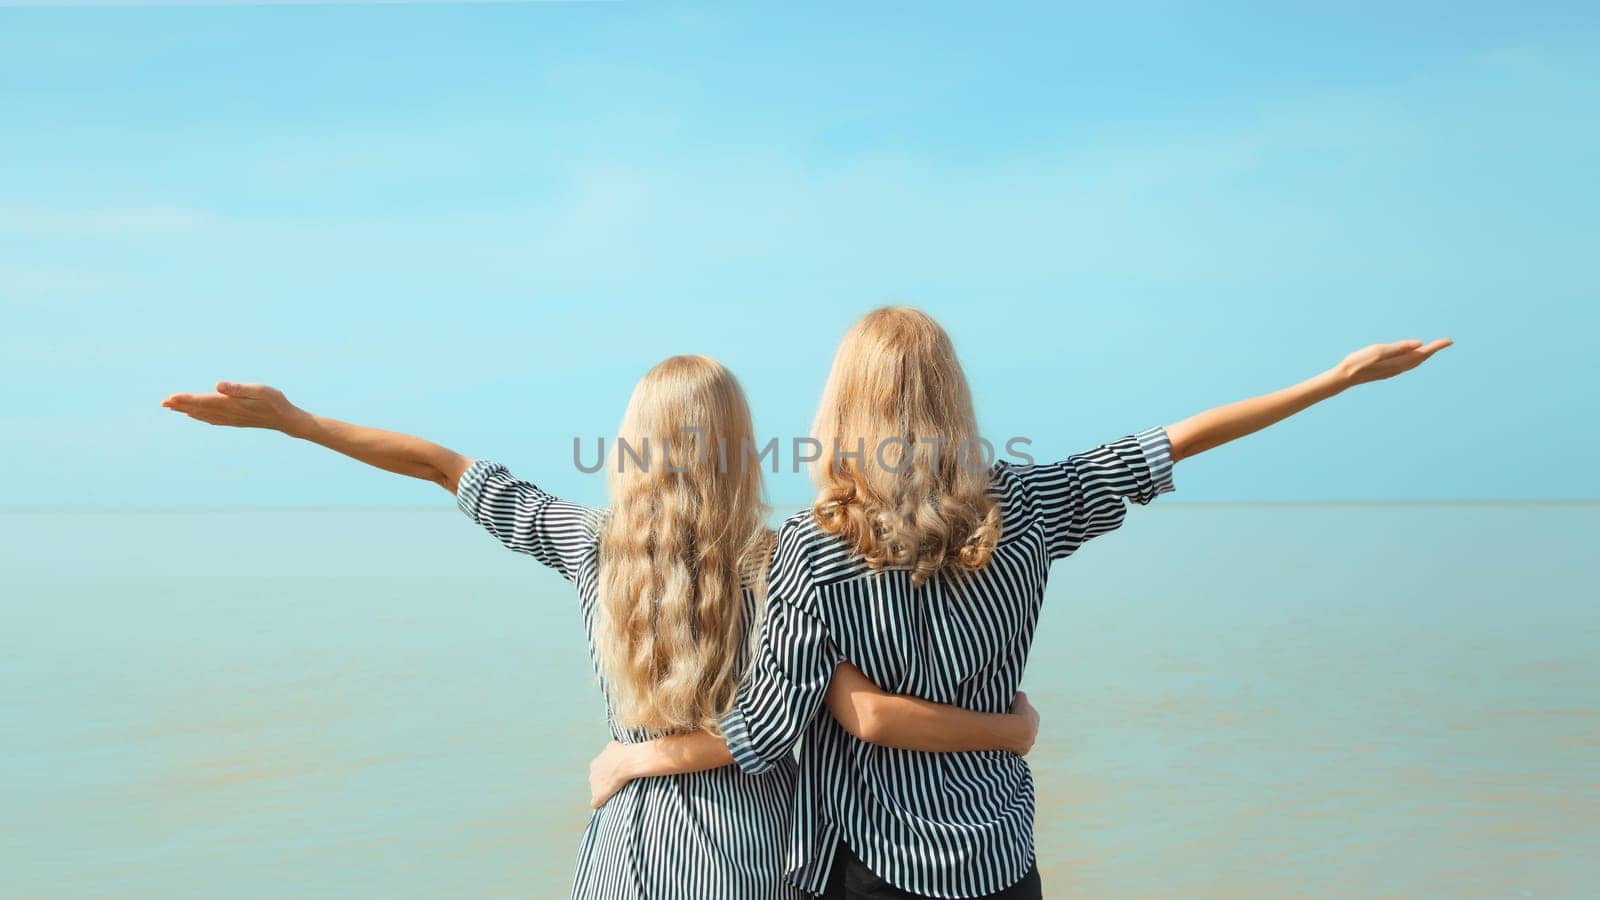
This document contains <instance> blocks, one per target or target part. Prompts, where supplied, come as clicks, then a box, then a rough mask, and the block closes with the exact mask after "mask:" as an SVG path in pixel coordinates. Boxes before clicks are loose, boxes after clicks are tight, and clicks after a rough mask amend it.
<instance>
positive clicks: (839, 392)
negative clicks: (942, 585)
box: [812, 306, 1000, 584]
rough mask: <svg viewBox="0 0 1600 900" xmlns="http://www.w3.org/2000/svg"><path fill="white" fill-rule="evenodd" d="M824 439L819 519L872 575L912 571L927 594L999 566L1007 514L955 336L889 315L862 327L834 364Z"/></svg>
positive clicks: (900, 313)
mask: <svg viewBox="0 0 1600 900" xmlns="http://www.w3.org/2000/svg"><path fill="white" fill-rule="evenodd" d="M812 436H813V437H814V438H816V439H817V440H818V441H819V442H820V443H821V444H822V447H821V453H822V456H821V459H820V460H819V461H818V463H817V465H816V466H815V467H814V468H813V474H814V476H815V477H816V480H817V484H818V495H817V500H816V503H815V504H814V505H813V506H812V515H813V517H815V519H816V522H817V525H818V526H819V527H820V528H821V529H822V530H823V531H825V532H828V533H830V534H836V535H840V536H842V537H843V538H844V539H845V540H846V541H847V542H848V543H849V544H850V545H851V546H852V547H853V548H854V549H855V551H856V552H857V553H858V554H859V555H860V556H861V557H862V559H863V560H864V561H865V562H866V564H867V565H868V566H870V567H871V568H873V569H881V568H884V567H886V566H894V567H904V568H909V569H910V570H911V580H912V583H913V584H922V583H923V582H925V581H927V580H928V579H929V578H931V577H932V576H933V575H934V574H936V573H938V572H940V571H943V570H946V569H953V570H956V571H969V572H971V571H977V570H979V569H982V568H983V567H984V566H986V565H988V564H989V558H990V556H991V555H992V554H993V553H994V547H995V544H996V543H997V542H998V541H999V540H1000V508H999V504H998V503H997V502H996V501H995V499H994V498H993V497H991V496H989V493H988V489H989V469H988V464H987V462H986V461H985V459H984V457H985V455H986V454H985V452H984V448H983V446H982V445H981V444H980V443H978V438H979V435H978V424H977V417H976V416H975V415H974V413H973V410H972V391H971V390H970V389H969V388H968V387H967V377H966V374H965V373H964V372H962V370H961V363H960V362H959V361H958V360H957V359H956V351H955V346H954V345H953V344H951V343H950V336H949V335H947V334H945V331H944V329H943V328H940V327H939V323H937V322H935V321H934V320H933V319H932V318H931V317H929V316H928V314H927V313H924V312H922V311H921V310H919V309H913V308H911V307H905V306H900V307H884V308H882V309H875V310H873V311H872V312H870V313H868V314H867V315H865V316H863V317H862V318H861V320H860V321H858V322H856V324H855V325H854V327H852V328H851V329H850V331H849V333H847V334H846V335H845V336H844V340H843V341H842V342H841V343H840V344H839V352H838V354H837V355H835V356H834V359H833V370H832V371H831V372H830V373H829V374H828V383H827V386H826V387H825V388H823V391H822V403H821V406H820V407H819V409H818V410H817V420H816V423H815V425H814V426H813V427H812ZM990 452H992V449H991V451H990Z"/></svg>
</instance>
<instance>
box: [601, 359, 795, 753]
mask: <svg viewBox="0 0 1600 900" xmlns="http://www.w3.org/2000/svg"><path fill="white" fill-rule="evenodd" d="M741 441H751V442H752V443H753V441H754V434H753V430H752V427H751V422H750V407H749V404H748V403H747V402H746V400H745V396H744V391H743V390H742V389H741V388H740V387H739V383H738V381H737V380H735V379H734V377H733V374H732V373H731V372H729V371H728V370H727V369H726V368H724V367H723V366H722V365H721V364H720V363H718V362H717V361H715V360H713V359H710V358H707V357H704V356H674V357H672V358H671V359H668V360H666V361H664V362H662V363H660V364H659V365H657V366H656V367H655V368H653V369H651V370H650V371H649V372H648V373H646V374H645V376H644V377H643V378H641V379H640V380H639V383H638V384H637V385H636V386H635V387H634V391H633V396H632V397H631V398H630V399H629V401H628V409H627V411H626V413H624V415H623V417H622V424H621V426H620V427H619V428H618V435H617V443H616V445H615V447H614V449H613V455H612V460H611V463H612V464H611V466H610V473H609V476H608V477H609V482H610V492H611V514H610V517H609V518H608V520H607V521H606V524H605V526H604V527H603V529H602V531H601V539H600V602H599V610H598V615H597V617H596V623H595V647H596V651H597V656H598V657H599V660H600V668H601V671H602V673H603V674H604V675H605V676H606V680H607V682H608V685H609V688H610V690H611V699H612V707H613V712H614V714H615V716H616V718H617V721H618V723H619V724H621V725H623V726H625V727H638V728H647V729H651V730H654V731H676V730H686V729H687V730H692V729H699V728H706V727H714V725H715V722H716V720H717V719H718V718H719V717H720V716H721V715H722V714H723V713H724V712H726V711H727V709H728V708H729V707H730V706H731V705H732V703H733V698H734V694H735V692H736V690H737V687H738V680H739V677H740V675H741V674H742V672H740V671H739V670H738V661H739V659H740V658H741V657H742V656H743V654H742V653H741V652H740V651H741V650H742V647H743V644H742V642H743V641H745V640H746V639H747V633H748V631H749V627H750V623H749V622H747V621H746V616H745V610H744V601H743V587H744V586H745V585H751V586H753V587H755V588H757V589H758V590H759V589H760V586H761V584H762V582H763V581H764V579H765V570H766V565H767V558H768V553H769V551H770V547H771V538H770V532H769V531H768V530H767V527H766V515H767V507H766V505H765V504H764V502H763V500H762V496H761V470H760V467H759V466H744V465H739V464H737V463H738V461H739V460H740V457H739V456H738V453H739V451H740V448H741V447H742V444H741ZM729 460H731V461H732V462H727V461H729Z"/></svg>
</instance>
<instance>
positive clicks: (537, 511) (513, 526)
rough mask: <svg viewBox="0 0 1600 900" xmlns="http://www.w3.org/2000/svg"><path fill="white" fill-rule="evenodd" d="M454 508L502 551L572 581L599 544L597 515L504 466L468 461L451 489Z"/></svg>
mask: <svg viewBox="0 0 1600 900" xmlns="http://www.w3.org/2000/svg"><path fill="white" fill-rule="evenodd" d="M456 506H457V507H458V508H460V510H461V511H462V512H463V513H466V515H467V517H468V518H470V519H472V520H473V521H474V522H477V523H478V524H479V525H481V526H483V528H484V530H486V531H488V532H489V533H490V534H492V535H494V536H495V537H496V538H498V539H499V540H500V543H502V544H504V545H505V546H506V547H507V548H509V549H511V550H515V551H516V552H518V553H526V554H528V555H529V556H532V557H533V558H534V559H537V560H538V561H539V562H542V563H544V564H545V565H547V566H549V567H550V568H552V569H555V570H556V571H557V572H559V573H561V576H562V577H563V578H566V579H567V580H568V581H572V580H574V579H575V578H576V577H577V572H578V571H579V568H580V567H581V565H582V564H583V561H584V560H585V559H586V558H588V557H590V556H591V555H592V554H593V553H594V552H595V547H596V544H597V542H598V541H599V534H600V532H599V528H600V514H599V511H598V510H594V509H590V508H589V507H586V506H580V505H579V504H576V503H568V502H567V501H565V500H562V499H560V498H558V497H555V496H553V495H551V494H549V493H546V492H545V491H544V490H542V489H540V488H539V487H538V486H537V485H534V484H532V483H531V482H527V481H519V480H517V479H516V478H513V477H512V476H511V473H510V472H509V471H508V470H507V469H506V467H505V466H503V465H500V464H499V463H494V462H490V461H488V460H483V459H479V460H474V461H473V463H472V465H471V466H469V467H468V468H467V471H466V472H465V473H464V474H462V476H461V481H460V483H459V484H458V485H457V487H456Z"/></svg>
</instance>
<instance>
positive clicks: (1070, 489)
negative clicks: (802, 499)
mask: <svg viewBox="0 0 1600 900" xmlns="http://www.w3.org/2000/svg"><path fill="white" fill-rule="evenodd" d="M1170 490H1172V452H1171V445H1170V443H1169V442H1168V439H1167V434H1166V431H1165V430H1164V429H1160V428H1154V429H1150V430H1148V431H1144V432H1141V433H1139V434H1137V435H1133V436H1130V437H1126V438H1123V439H1121V440H1118V441H1114V442H1112V443H1110V444H1106V445H1104V446H1101V447H1097V448H1095V449H1094V450H1090V451H1089V452H1087V453H1083V454H1079V455H1077V456H1072V457H1070V458H1068V459H1066V460H1063V461H1061V462H1057V463H1052V464H1048V465H1037V466H1027V467H1020V466H1013V465H1010V464H1007V463H999V464H997V465H996V466H995V467H994V470H993V475H992V482H991V486H990V492H991V493H992V494H994V495H995V496H996V497H997V498H998V499H999V502H1000V505H1001V512H1002V515H1003V525H1002V529H1003V530H1002V533H1001V538H1000V542H999V544H998V546H997V547H996V548H995V551H994V555H993V556H992V557H991V559H990V561H989V564H988V566H987V567H985V568H984V569H983V570H981V571H979V572H975V573H970V574H965V575H950V574H943V575H939V576H936V577H934V578H932V579H930V580H929V581H928V582H927V583H925V584H923V585H922V586H921V587H913V586H912V585H911V576H910V572H909V571H906V570H894V569H891V570H885V571H882V572H878V573H873V572H872V571H871V570H869V569H867V568H866V567H865V566H864V565H863V564H862V563H861V562H860V561H859V558H858V557H856V556H855V555H854V554H853V553H852V551H851V548H850V547H848V546H847V545H846V543H845V542H844V541H843V540H842V539H840V538H838V537H836V536H833V535H829V534H826V533H824V532H822V531H821V530H820V529H819V528H818V527H817V525H816V523H815V522H814V520H813V519H812V516H811V512H810V511H809V510H807V511H805V512H803V513H800V514H798V515H796V516H794V517H792V518H790V519H789V520H788V521H787V522H785V523H784V525H783V527H782V529H781V530H780V531H779V533H778V549H777V556H776V558H775V560H774V562H773V568H772V574H771V577H770V580H769V584H768V590H767V607H768V608H767V617H766V623H765V625H764V632H763V634H762V637H761V642H760V647H759V649H758V651H757V656H756V660H755V665H754V667H753V670H752V672H751V674H750V676H749V679H748V680H747V681H746V682H745V683H744V684H743V685H742V686H741V689H740V692H739V699H738V702H737V704H736V706H735V708H734V709H733V711H732V712H730V713H729V714H728V715H727V717H726V718H724V719H723V721H722V727H723V729H724V731H725V733H726V736H727V738H728V745H729V747H730V748H731V749H732V751H733V755H734V759H735V760H736V761H737V762H738V763H739V766H740V767H741V768H743V769H744V770H745V771H746V772H762V771H765V770H766V769H768V768H770V767H771V766H773V765H775V764H781V763H782V762H783V761H784V760H785V759H786V758H787V757H789V756H790V754H791V753H792V751H793V749H794V745H795V742H796V741H797V740H799V739H800V738H801V736H802V734H803V735H804V738H805V740H804V742H803V745H802V747H801V752H800V779H799V784H798V787H797V794H796V802H795V806H794V815H793V818H792V820H791V824H790V837H789V851H788V861H787V874H788V876H789V878H790V880H791V881H792V883H793V884H795V885H796V886H798V887H800V888H802V889H804V890H807V891H809V892H811V893H816V894H820V893H821V892H822V890H823V888H824V887H825V885H826V883H827V880H828V874H829V871H830V870H831V867H832V865H833V856H834V849H835V847H836V846H837V843H838V841H839V840H841V839H842V840H843V841H844V842H845V843H846V844H848V845H849V846H850V848H851V849H853V850H854V851H855V852H856V854H857V855H858V856H859V857H860V858H861V859H862V861H863V862H865V863H866V864H867V866H868V867H869V868H871V869H872V870H873V871H874V872H875V873H877V874H878V875H879V876H881V877H882V878H884V879H885V880H887V881H888V882H889V883H890V884H893V885H894V886H896V887H898V888H900V889H902V890H905V891H910V892H912V893H916V894H921V895H926V896H930V897H952V898H954V897H977V896H982V895H985V894H990V893H994V892H997V891H1000V890H1002V889H1004V888H1006V887H1008V886H1010V885H1011V884H1013V883H1015V882H1016V881H1017V880H1018V879H1020V878H1021V877H1022V876H1023V875H1024V874H1026V873H1027V870H1028V868H1029V866H1030V865H1031V864H1032V862H1033V858H1034V851H1033V810H1034V799H1033V779H1032V776H1031V775H1030V773H1029V771H1028V766H1027V763H1025V762H1024V761H1023V760H1022V758H1021V757H1018V756H1015V755H1012V754H1009V753H1003V752H999V751H986V752H979V753H918V752H913V751H908V750H898V749H894V748H889V747H879V746H874V745H872V744H867V743H863V742H861V741H859V740H857V739H856V738H854V737H852V736H851V735H850V734H849V733H848V732H846V731H845V730H844V729H843V728H841V727H840V726H839V724H838V722H836V721H835V720H834V719H833V717H832V716H828V715H818V714H817V713H818V710H819V709H820V707H821V706H822V703H823V698H824V695H825V694H826V692H827V688H828V682H829V680H830V678H831V677H832V675H833V669H834V666H835V665H837V664H838V662H839V661H840V660H842V659H847V660H849V661H851V662H853V663H855V664H856V666H858V667H859V668H860V669H861V670H862V671H863V672H865V673H866V675H867V677H868V678H871V679H872V680H873V681H875V682H877V684H878V685H879V686H881V687H882V688H883V689H884V690H886V691H889V692H891V693H897V694H911V695H915V696H918V697H923V698H925V699H928V700H932V701H936V702H939V703H947V704H953V705H956V706H964V707H967V708H969V709H974V710H980V711H984V712H1005V711H1007V710H1008V709H1010V706H1011V702H1012V699H1013V697H1014V695H1015V693H1016V690H1017V685H1018V684H1019V683H1020V682H1021V680H1022V670H1023V666H1024V664H1025V663H1026V662H1027V658H1028V649H1029V646H1030V645H1031V643H1032V641H1033V632H1034V626H1035V625H1036V624H1037V622H1038V617H1039V606H1040V602H1041V601H1042V600H1043V598H1044V589H1045V580H1046V578H1047V576H1048V575H1049V571H1050V563H1051V562H1053V561H1054V560H1058V559H1061V558H1063V557H1065V556H1067V555H1069V554H1071V553H1072V552H1073V551H1074V550H1076V549H1077V548H1078V547H1079V546H1081V545H1082V544H1083V543H1084V542H1085V541H1087V540H1089V539H1090V538H1092V537H1095V536H1097V535H1101V534H1105V533H1106V532H1108V531H1111V530H1113V529H1115V528H1116V527H1117V526H1119V525H1120V524H1122V520H1123V516H1124V515H1125V513H1126V509H1127V507H1126V504H1125V502H1124V501H1127V500H1132V501H1133V502H1135V503H1141V504H1142V503H1149V502H1150V501H1151V500H1153V499H1155V497H1156V496H1157V495H1158V494H1161V493H1163V492H1165V491H1170Z"/></svg>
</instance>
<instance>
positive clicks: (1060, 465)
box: [1017, 428, 1173, 559]
mask: <svg viewBox="0 0 1600 900" xmlns="http://www.w3.org/2000/svg"><path fill="white" fill-rule="evenodd" d="M1017 475H1018V477H1019V478H1020V479H1021V480H1022V481H1023V483H1024V484H1026V485H1027V486H1028V488H1029V490H1030V493H1031V494H1032V497H1033V501H1034V503H1035V504H1036V508H1037V509H1038V511H1039V514H1040V516H1041V517H1042V518H1043V520H1044V530H1045V535H1046V541H1047V543H1048V546H1049V551H1050V558H1051V559H1061V558H1062V557H1065V556H1068V555H1070V554H1072V552H1073V551H1075V550H1077V549H1078V548H1079V547H1081V546H1083V544H1084V543H1085V542H1086V541H1088V540H1090V539H1091V538H1094V537H1098V536H1100V535H1102V534H1105V533H1107V532H1110V531H1114V530H1116V529H1117V528H1118V527H1119V526H1120V525H1121V524H1122V521H1123V518H1124V517H1125V516H1126V515H1127V502H1128V501H1132V502H1134V503H1138V504H1146V503H1149V502H1150V501H1152V500H1154V499H1155V498H1156V497H1158V496H1160V495H1162V494H1164V493H1167V492H1169V491H1171V490H1172V489H1173V484H1172V443H1171V441H1170V440H1169V439H1168V437H1167V431H1166V429H1165V428H1151V429H1147V430H1145V431H1141V432H1139V433H1138V434H1132V435H1129V436H1127V437H1125V438H1121V439H1119V440H1115V441H1112V442H1111V443H1109V444H1102V445H1101V446H1099V447H1096V448H1094V449H1093V450H1089V451H1087V452H1084V453H1078V454H1074V455H1073V456H1069V457H1067V458H1066V459H1064V460H1062V461H1061V462H1056V463H1048V464H1045V465H1038V466H1030V467H1027V468H1024V469H1018V470H1017Z"/></svg>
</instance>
